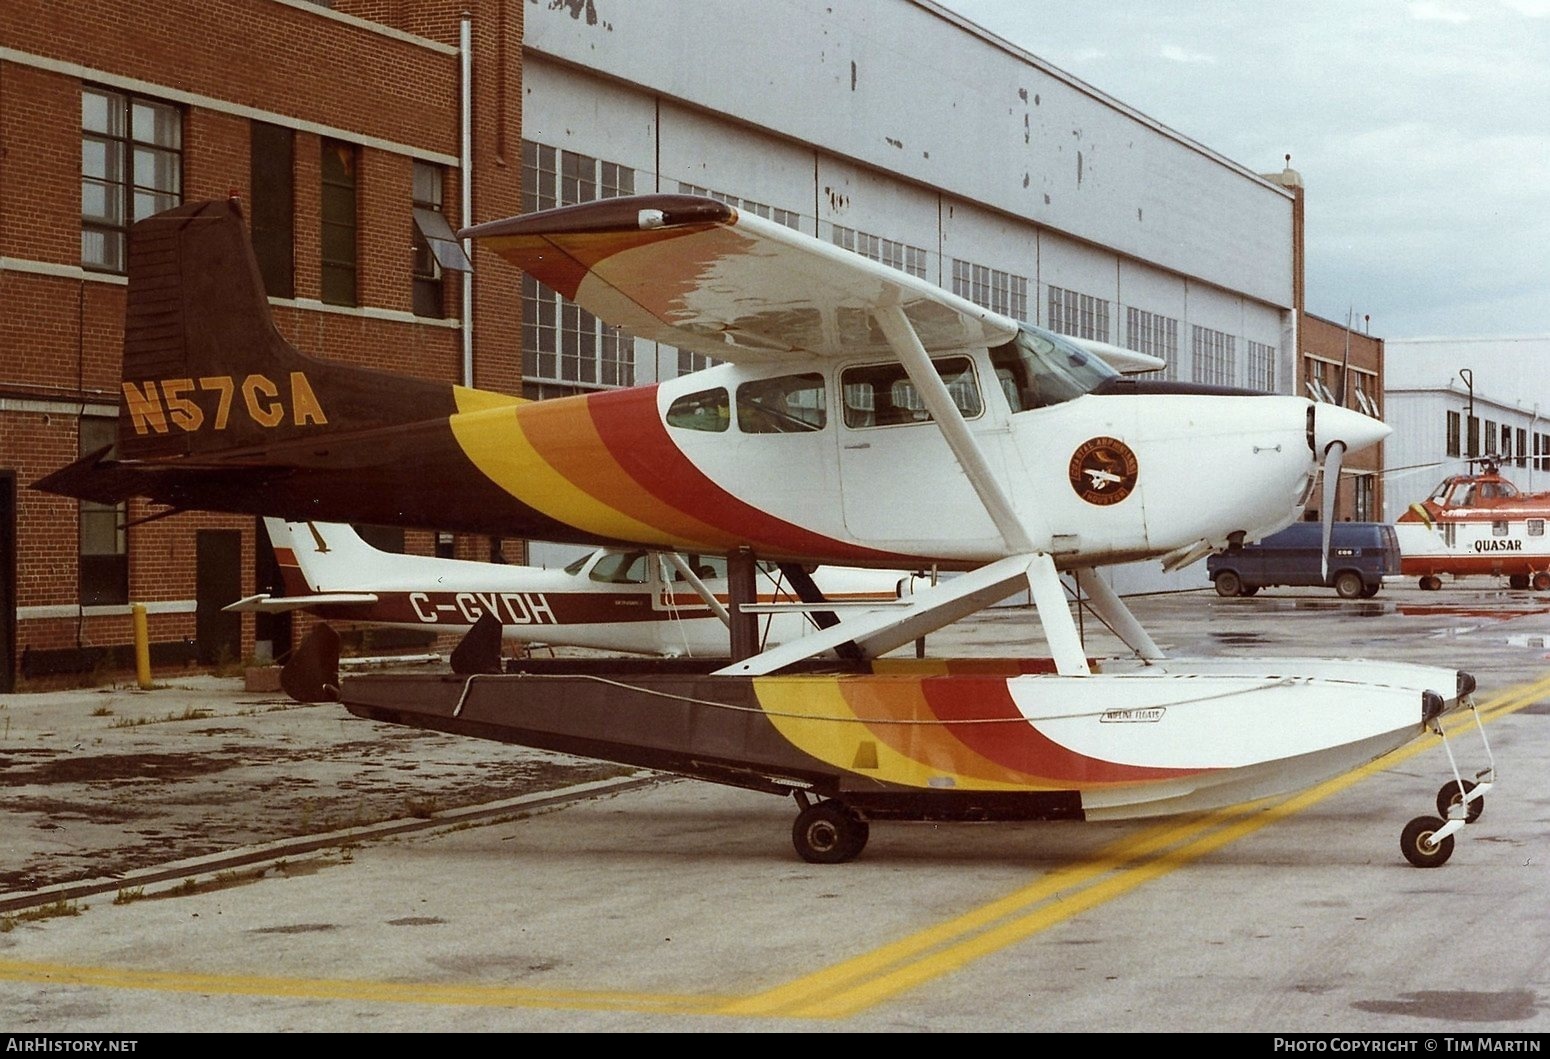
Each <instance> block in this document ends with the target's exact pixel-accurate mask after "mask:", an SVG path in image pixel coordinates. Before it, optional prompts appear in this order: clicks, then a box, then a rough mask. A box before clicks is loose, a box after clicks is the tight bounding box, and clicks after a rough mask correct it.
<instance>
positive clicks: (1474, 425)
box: [1464, 416, 1480, 459]
mask: <svg viewBox="0 0 1550 1059" xmlns="http://www.w3.org/2000/svg"><path fill="white" fill-rule="evenodd" d="M1464 437H1465V439H1466V440H1467V441H1468V443H1469V448H1468V449H1467V450H1466V451H1465V455H1466V456H1468V457H1469V458H1470V459H1474V458H1475V457H1477V456H1479V455H1480V417H1479V416H1470V417H1469V431H1468V433H1466V434H1465V435H1464Z"/></svg>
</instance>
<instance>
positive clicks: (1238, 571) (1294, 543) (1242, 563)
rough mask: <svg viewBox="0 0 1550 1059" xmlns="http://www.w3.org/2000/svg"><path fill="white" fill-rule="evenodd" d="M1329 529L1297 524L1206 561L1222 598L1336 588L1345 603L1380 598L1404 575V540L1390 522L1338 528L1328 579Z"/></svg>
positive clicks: (1332, 542)
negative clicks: (1274, 588)
mask: <svg viewBox="0 0 1550 1059" xmlns="http://www.w3.org/2000/svg"><path fill="white" fill-rule="evenodd" d="M1323 548H1324V528H1323V526H1321V525H1320V524H1319V523H1317V522H1294V523H1292V524H1291V525H1290V526H1288V527H1286V528H1285V529H1284V530H1281V531H1280V532H1279V533H1272V534H1271V535H1270V536H1268V537H1266V538H1265V539H1264V540H1262V541H1260V542H1259V543H1257V544H1245V545H1244V546H1243V547H1241V548H1236V549H1233V548H1229V549H1228V550H1227V551H1225V552H1222V553H1220V554H1218V555H1213V556H1211V557H1210V558H1209V559H1207V560H1206V572H1207V574H1208V575H1209V576H1210V578H1211V580H1212V581H1213V582H1214V583H1215V584H1216V594H1217V595H1219V596H1252V595H1253V594H1254V593H1256V592H1258V591H1259V590H1260V589H1261V588H1267V587H1269V586H1271V585H1291V586H1297V587H1303V586H1314V587H1327V588H1333V589H1334V590H1335V592H1336V593H1337V594H1338V595H1339V596H1340V598H1341V599H1359V598H1360V599H1367V598H1370V597H1372V596H1375V595H1377V594H1378V589H1380V588H1382V587H1383V579H1384V578H1385V577H1392V576H1397V575H1398V574H1399V537H1398V535H1397V534H1395V532H1394V527H1393V526H1391V525H1389V524H1388V523H1386V522H1336V523H1335V524H1334V525H1333V526H1331V527H1330V534H1329V576H1328V577H1327V578H1326V577H1324V576H1323V575H1322V574H1321V572H1320V568H1321V566H1322V563H1321V558H1322V554H1323Z"/></svg>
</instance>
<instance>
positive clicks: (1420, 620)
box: [0, 579, 1550, 1050]
mask: <svg viewBox="0 0 1550 1059" xmlns="http://www.w3.org/2000/svg"><path fill="white" fill-rule="evenodd" d="M1129 602H1130V603H1131V606H1132V608H1133V609H1134V610H1135V611H1136V613H1137V616H1138V617H1139V618H1140V619H1141V621H1142V623H1143V625H1145V626H1146V627H1147V629H1148V630H1149V631H1150V632H1151V633H1152V635H1153V636H1154V637H1155V638H1156V639H1157V640H1158V641H1159V643H1161V644H1162V646H1163V647H1164V648H1165V649H1167V650H1168V651H1169V653H1170V654H1176V655H1192V654H1193V655H1199V654H1207V655H1217V654H1223V653H1236V654H1245V655H1255V656H1267V657H1268V656H1274V657H1285V656H1295V655H1307V656H1325V657H1367V658H1385V659H1406V660H1415V661H1424V662H1427V663H1431V664H1437V665H1446V666H1452V667H1456V668H1462V669H1466V670H1469V671H1470V672H1472V673H1474V674H1475V675H1476V677H1477V678H1478V679H1479V682H1480V690H1479V692H1478V693H1477V696H1476V699H1477V702H1478V703H1479V704H1480V707H1481V711H1480V712H1481V716H1482V717H1483V718H1484V719H1485V720H1486V721H1487V723H1486V725H1485V733H1486V735H1487V736H1488V738H1489V749H1490V752H1492V753H1494V757H1495V761H1496V764H1497V768H1498V777H1497V780H1498V782H1497V787H1496V789H1495V790H1494V791H1493V792H1492V794H1491V796H1490V798H1489V799H1488V805H1487V807H1486V809H1485V811H1484V812H1483V814H1482V816H1481V819H1480V820H1479V821H1478V822H1477V823H1475V824H1472V825H1471V826H1470V827H1468V828H1466V829H1465V831H1464V832H1463V833H1461V834H1460V835H1459V836H1458V840H1457V848H1456V851H1455V853H1454V854H1453V857H1452V859H1451V860H1450V861H1449V862H1448V863H1447V864H1446V865H1444V866H1442V867H1440V868H1436V869H1428V870H1422V869H1417V868H1413V867H1411V866H1410V865H1409V864H1408V863H1407V862H1406V861H1405V860H1404V859H1403V857H1402V856H1401V855H1400V851H1399V832H1400V829H1401V828H1402V827H1403V825H1404V824H1405V822H1406V821H1407V820H1409V819H1410V818H1411V817H1414V816H1418V815H1429V814H1432V813H1434V812H1435V808H1434V806H1433V800H1434V797H1435V794H1436V791H1437V788H1438V787H1439V786H1440V785H1441V784H1442V783H1443V782H1444V781H1445V780H1447V779H1450V778H1451V777H1452V771H1451V769H1450V766H1449V759H1448V755H1447V752H1446V750H1445V749H1444V745H1443V743H1442V741H1441V740H1438V739H1436V738H1435V737H1434V736H1426V737H1423V738H1422V739H1419V740H1417V741H1416V742H1415V743H1413V744H1412V745H1411V746H1409V747H1407V748H1405V749H1404V750H1402V751H1400V752H1398V753H1396V754H1394V755H1391V756H1390V757H1388V758H1385V759H1383V760H1381V761H1379V762H1377V763H1375V764H1374V765H1372V766H1369V767H1367V768H1364V769H1360V770H1358V771H1357V772H1355V773H1352V774H1349V775H1347V776H1343V777H1340V778H1338V779H1336V780H1334V781H1331V782H1330V783H1327V784H1325V785H1324V786H1323V787H1320V788H1318V789H1316V790H1314V791H1310V792H1305V793H1304V794H1301V795H1298V796H1295V797H1292V798H1288V799H1276V800H1272V801H1270V802H1267V803H1261V804H1259V805H1256V806H1254V807H1251V808H1248V809H1241V810H1236V811H1228V812H1220V813H1210V814H1201V815H1195V816H1188V817H1178V818H1168V819H1163V820H1152V821H1140V822H1128V823H1106V824H1073V823H1059V824H1037V823H1029V824H1021V823H996V824H943V825H932V824H909V823H887V822H882V823H877V824H874V825H873V827H872V837H871V841H870V842H869V844H868V846H867V848H866V851H865V852H864V854H863V855H862V856H861V857H860V858H859V859H858V860H856V861H854V862H851V863H848V864H842V865H833V866H819V865H811V864H807V863H805V862H803V861H802V860H800V859H799V858H798V857H797V856H796V854H795V852H794V851H793V850H792V848H791V844H790V838H789V831H790V827H791V823H792V820H793V819H794V816H795V810H794V808H793V806H792V805H791V803H790V802H789V801H788V800H783V799H779V798H775V797H771V796H769V795H764V794H757V793H752V792H746V791H740V790H736V789H731V788H723V787H717V786H712V785H708V784H703V783H697V782H694V781H688V780H677V779H670V778H663V777H658V776H655V775H653V774H649V773H635V772H631V771H629V770H626V769H620V768H617V767H614V766H609V765H600V764H598V763H593V762H583V761H579V760H577V759H572V758H564V757H559V756H556V755H550V754H544V753H541V752H538V751H530V750H525V749H522V748H516V747H510V746H505V745H502V744H496V743H487V742H482V741H479V740H473V739H462V738H458V737H454V736H444V735H440V734H437V733H429V732H417V731H412V730H408V729H401V728H393V727H389V726H383V725H376V724H373V723H371V722H367V721H362V720H358V719H356V718H353V717H351V716H349V715H348V714H347V713H346V712H345V711H344V710H343V708H342V707H338V706H331V705H321V706H300V705H297V704H294V703H289V702H288V701H286V700H283V699H282V698H280V697H278V696H275V695H267V696H266V695H254V694H249V693H245V692H243V691H242V690H241V682H240V681H234V680H224V681H223V680H218V679H216V678H210V677H200V678H191V679H184V680H175V679H166V680H164V681H161V682H160V683H161V686H159V687H157V688H156V689H154V690H151V691H146V692H141V691H138V690H131V689H126V688H110V689H93V690H88V691H80V692H52V693H47V694H38V695H12V696H5V697H3V698H0V790H3V792H4V804H3V806H0V854H3V857H0V1028H3V1029H4V1030H5V1031H7V1032H9V1033H14V1034H37V1033H106V1034H114V1035H118V1036H120V1037H124V1038H132V1037H134V1036H135V1035H136V1034H145V1033H154V1032H165V1031H174V1032H196V1033H198V1032H238V1031H255V1032H272V1031H349V1032H403V1031H518V1032H529V1031H531V1032H537V1031H554V1030H565V1031H598V1032H609V1031H640V1032H656V1031H663V1032H668V1031H673V1032H683V1031H717V1030H721V1031H743V1032H782V1031H806V1030H842V1031H885V1032H943V1031H966V1032H978V1031H987V1032H988V1031H1006V1030H1011V1031H1018V1032H1052V1031H1069V1032H1100V1031H1103V1032H1115V1031H1118V1032H1149V1031H1155V1032H1174V1031H1206V1032H1218V1031H1233V1032H1255V1033H1296V1032H1316V1033H1339V1034H1344V1035H1348V1036H1351V1037H1359V1036H1361V1035H1363V1034H1368V1035H1371V1034H1405V1035H1414V1036H1415V1037H1416V1039H1417V1040H1418V1041H1419V1040H1420V1039H1421V1037H1423V1036H1430V1037H1431V1038H1433V1039H1434V1040H1435V1041H1442V1040H1443V1038H1446V1037H1454V1038H1458V1039H1461V1040H1462V1039H1468V1040H1471V1041H1472V1040H1475V1039H1476V1038H1478V1037H1480V1036H1482V1035H1491V1034H1497V1035H1506V1034H1540V1033H1543V1032H1544V1031H1545V1030H1546V1029H1547V1028H1550V913H1547V911H1546V904H1545V900H1544V895H1545V893H1546V883H1547V875H1546V834H1547V830H1550V790H1547V788H1546V786H1545V783H1544V781H1543V779H1542V777H1543V776H1545V775H1547V774H1550V725H1547V723H1546V713H1547V711H1550V596H1539V595H1536V594H1533V593H1530V592H1519V591H1509V590H1505V589H1502V588H1499V587H1497V586H1495V585H1493V584H1492V583H1491V582H1490V581H1489V580H1485V579H1482V580H1480V581H1478V583H1476V582H1463V583H1460V584H1459V585H1457V586H1451V587H1449V588H1447V589H1445V590H1444V591H1442V592H1421V591H1419V590H1418V589H1416V588H1414V587H1412V586H1411V585H1401V584H1391V585H1390V586H1388V587H1386V588H1385V589H1384V591H1383V592H1382V593H1380V594H1379V595H1378V596H1377V597H1375V598H1374V599H1371V600H1358V601H1343V600H1339V599H1337V598H1336V597H1335V596H1334V595H1333V593H1329V592H1311V591H1306V590H1297V591H1292V590H1279V591H1276V590H1272V591H1268V592H1262V593H1261V594H1259V595H1258V596H1255V597H1253V598H1241V599H1220V598H1218V597H1216V596H1215V595H1214V594H1212V593H1210V592H1196V593H1186V594H1175V595H1168V596H1155V597H1144V598H1138V599H1132V600H1130V601H1129ZM1085 624H1086V631H1087V633H1088V634H1089V641H1088V647H1089V651H1090V652H1092V653H1095V654H1105V653H1110V652H1113V651H1115V650H1117V647H1116V642H1115V641H1113V640H1112V638H1110V637H1109V636H1108V634H1107V633H1106V632H1104V631H1103V630H1101V629H1099V628H1096V627H1094V626H1093V624H1092V623H1091V621H1090V620H1089V621H1088V622H1087V623H1085ZM1041 645H1042V638H1041V636H1040V634H1039V632H1038V625H1037V622H1036V621H1035V620H1034V618H1033V615H1032V613H1031V612H1030V611H1026V610H1022V609H1000V610H994V611H989V612H985V613H983V614H981V615H979V616H977V617H976V618H974V619H972V620H970V621H968V622H965V623H960V625H958V626H956V627H954V628H953V629H951V630H944V631H943V632H940V633H937V634H934V635H933V636H932V637H931V638H930V640H929V643H928V646H929V649H930V653H931V654H934V655H937V654H943V655H945V654H953V655H965V654H968V655H994V654H1018V653H1039V652H1040V649H1041ZM1448 745H1449V746H1451V747H1452V749H1453V751H1454V754H1455V755H1456V756H1457V759H1458V761H1459V766H1460V769H1461V770H1462V771H1463V772H1464V773H1465V774H1466V775H1470V774H1472V773H1473V771H1474V770H1475V769H1476V768H1478V767H1480V766H1481V765H1482V764H1483V763H1484V759H1485V756H1486V751H1485V749H1484V747H1483V746H1482V743H1481V740H1480V737H1479V735H1478V734H1476V733H1474V732H1472V731H1468V730H1466V731H1463V732H1460V733H1459V734H1458V735H1457V736H1456V737H1455V738H1453V739H1451V740H1450V741H1449V744H1448ZM1439 1050H1446V1044H1443V1045H1442V1046H1441V1047H1440V1049H1439Z"/></svg>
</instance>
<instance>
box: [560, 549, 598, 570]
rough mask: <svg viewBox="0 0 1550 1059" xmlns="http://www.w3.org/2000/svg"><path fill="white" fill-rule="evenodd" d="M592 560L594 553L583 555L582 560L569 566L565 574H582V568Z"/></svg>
mask: <svg viewBox="0 0 1550 1059" xmlns="http://www.w3.org/2000/svg"><path fill="white" fill-rule="evenodd" d="M591 558H592V553H591V552H588V553H587V554H586V555H583V556H582V557H581V558H580V559H577V560H576V561H575V562H572V563H570V564H568V565H567V566H566V567H565V572H566V573H567V574H579V573H581V568H582V567H583V566H586V565H587V563H588V561H589V560H591Z"/></svg>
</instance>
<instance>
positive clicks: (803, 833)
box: [791, 798, 872, 864]
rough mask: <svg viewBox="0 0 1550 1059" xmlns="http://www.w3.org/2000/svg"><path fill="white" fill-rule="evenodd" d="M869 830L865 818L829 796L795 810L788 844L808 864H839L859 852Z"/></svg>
mask: <svg viewBox="0 0 1550 1059" xmlns="http://www.w3.org/2000/svg"><path fill="white" fill-rule="evenodd" d="M871 830H872V829H871V827H870V825H868V824H867V822H866V821H865V820H863V819H862V818H861V817H859V816H857V815H856V814H855V813H853V812H851V811H850V810H849V809H847V808H846V807H845V806H844V805H842V804H841V803H839V802H837V801H835V800H834V799H832V798H831V799H828V800H827V801H822V802H819V803H818V804H817V805H810V806H808V807H807V808H806V809H803V810H802V811H801V812H800V813H798V814H797V819H796V823H794V824H792V825H791V844H792V845H793V846H795V847H796V851H797V855H798V856H800V857H801V858H802V859H803V860H805V861H807V862H808V863H809V864H843V863H844V862H845V861H848V860H854V859H855V858H856V857H858V856H860V854H861V851H862V849H863V848H865V847H866V843H867V839H868V838H869V837H870V835H871Z"/></svg>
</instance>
